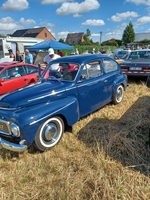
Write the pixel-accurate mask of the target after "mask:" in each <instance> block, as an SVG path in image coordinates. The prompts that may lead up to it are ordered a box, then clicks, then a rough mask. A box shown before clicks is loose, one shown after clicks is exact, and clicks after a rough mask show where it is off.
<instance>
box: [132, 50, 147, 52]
mask: <svg viewBox="0 0 150 200" xmlns="http://www.w3.org/2000/svg"><path fill="white" fill-rule="evenodd" d="M139 51H150V49H136V50H134V51H132V52H139Z"/></svg>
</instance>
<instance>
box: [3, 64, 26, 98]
mask: <svg viewBox="0 0 150 200" xmlns="http://www.w3.org/2000/svg"><path fill="white" fill-rule="evenodd" d="M19 70H21V71H24V70H23V67H22V66H15V67H11V68H7V69H6V70H5V71H4V72H3V74H2V75H1V76H2V77H1V78H3V79H4V81H3V82H0V95H1V94H4V93H7V92H11V91H13V90H16V89H18V88H21V87H24V86H26V82H25V80H24V77H25V75H26V74H25V71H24V74H22V75H21V74H19ZM3 75H4V77H3Z"/></svg>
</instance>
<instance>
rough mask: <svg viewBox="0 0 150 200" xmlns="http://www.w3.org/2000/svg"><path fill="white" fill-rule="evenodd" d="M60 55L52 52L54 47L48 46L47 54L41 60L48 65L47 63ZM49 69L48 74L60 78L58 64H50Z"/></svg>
mask: <svg viewBox="0 0 150 200" xmlns="http://www.w3.org/2000/svg"><path fill="white" fill-rule="evenodd" d="M60 57H61V56H59V55H57V54H55V53H54V49H52V48H49V49H48V55H46V56H45V57H44V59H43V62H44V63H45V64H46V65H49V63H50V62H51V61H52V60H54V59H57V58H60ZM49 69H50V76H55V77H57V78H60V76H61V73H60V66H59V64H57V63H56V64H52V65H50V67H49Z"/></svg>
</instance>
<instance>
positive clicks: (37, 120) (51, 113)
mask: <svg viewBox="0 0 150 200" xmlns="http://www.w3.org/2000/svg"><path fill="white" fill-rule="evenodd" d="M74 102H75V101H73V102H71V103H70V104H67V105H66V106H64V107H62V108H60V109H58V110H56V111H55V112H53V113H50V115H47V116H45V117H42V118H41V119H38V120H36V121H33V122H31V123H30V124H29V125H32V124H35V123H37V122H39V121H41V120H43V119H45V118H47V117H49V116H51V115H53V114H54V113H56V112H58V111H60V110H62V109H64V108H66V107H67V106H70V105H71V104H73V103H74Z"/></svg>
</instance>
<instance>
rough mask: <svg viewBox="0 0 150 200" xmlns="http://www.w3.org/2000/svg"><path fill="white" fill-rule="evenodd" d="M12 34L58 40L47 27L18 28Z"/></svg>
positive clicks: (13, 35) (14, 35)
mask: <svg viewBox="0 0 150 200" xmlns="http://www.w3.org/2000/svg"><path fill="white" fill-rule="evenodd" d="M11 36H12V37H33V38H39V39H43V40H49V39H51V40H56V38H55V37H54V36H53V35H52V34H51V33H50V32H49V31H48V29H47V28H46V27H40V28H30V29H22V30H16V31H15V32H14V33H13V34H12V35H11Z"/></svg>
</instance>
